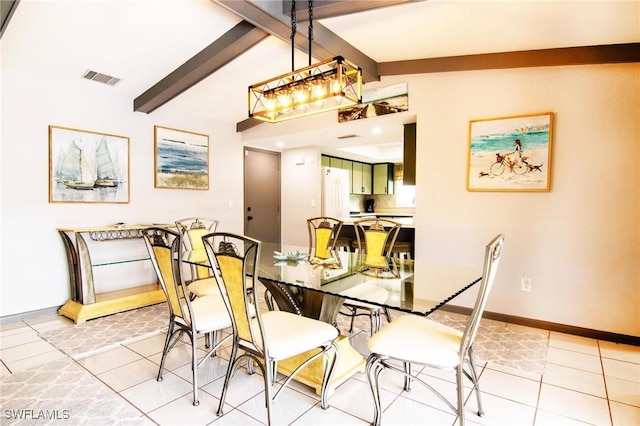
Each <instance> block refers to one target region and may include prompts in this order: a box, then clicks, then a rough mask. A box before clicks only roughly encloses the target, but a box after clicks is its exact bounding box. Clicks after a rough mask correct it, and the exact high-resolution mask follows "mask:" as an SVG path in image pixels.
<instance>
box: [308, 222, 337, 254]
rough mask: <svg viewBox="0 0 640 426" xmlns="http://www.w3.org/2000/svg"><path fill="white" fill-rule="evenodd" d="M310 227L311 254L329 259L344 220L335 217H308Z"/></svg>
mask: <svg viewBox="0 0 640 426" xmlns="http://www.w3.org/2000/svg"><path fill="white" fill-rule="evenodd" d="M307 227H308V229H309V256H311V257H317V258H319V259H329V258H330V257H331V251H332V250H333V249H334V248H335V245H336V240H337V239H338V237H339V236H340V230H341V229H342V221H341V220H339V219H335V218H333V217H326V216H321V217H313V218H310V219H307Z"/></svg>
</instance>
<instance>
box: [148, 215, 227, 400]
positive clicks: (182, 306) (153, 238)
mask: <svg viewBox="0 0 640 426" xmlns="http://www.w3.org/2000/svg"><path fill="white" fill-rule="evenodd" d="M142 236H143V239H144V242H145V245H146V247H147V250H148V251H149V256H150V258H151V263H152V264H153V268H154V270H155V272H156V275H157V277H158V281H159V282H160V285H161V286H162V290H163V291H164V294H165V297H166V299H167V305H168V307H169V327H168V329H167V336H166V339H165V343H164V349H163V351H162V359H161V361H160V368H159V369H158V376H157V378H156V380H157V381H159V382H161V381H162V372H163V370H164V363H165V361H166V359H167V355H168V354H169V352H170V351H171V349H173V347H174V346H175V345H176V343H178V341H180V339H181V338H182V337H183V336H184V335H185V334H186V335H187V336H188V337H189V340H190V342H191V370H192V372H193V405H199V403H200V402H199V400H198V374H197V369H198V367H199V366H200V365H202V363H204V361H205V360H206V359H207V358H209V357H210V356H215V353H216V350H217V349H218V348H219V347H220V346H221V345H222V344H223V343H225V342H226V341H227V340H229V339H230V338H231V334H229V335H228V336H226V337H224V338H223V339H221V340H220V341H219V342H218V343H215V342H216V341H217V337H218V331H220V330H221V329H223V328H227V327H230V326H231V319H230V318H228V317H226V315H227V312H226V310H225V309H224V304H223V302H222V298H221V296H203V297H202V298H200V299H201V300H198V301H197V302H195V301H193V300H192V299H191V298H189V297H184V295H186V294H189V293H188V290H187V285H186V283H185V281H184V279H183V274H182V270H181V269H182V268H181V265H182V247H183V242H182V235H181V234H179V233H177V232H175V231H172V230H169V229H165V228H157V227H151V228H147V229H145V230H143V232H142ZM194 304H199V305H205V304H206V308H209V306H210V307H211V308H212V309H214V308H215V307H216V306H217V307H218V308H219V311H217V312H218V313H219V315H225V317H224V318H225V320H228V322H226V324H225V325H224V327H221V328H216V329H200V328H199V327H198V314H197V312H200V311H196V310H195V309H194ZM220 318H221V317H217V320H216V322H220ZM198 334H204V335H205V336H207V337H209V336H211V337H210V341H211V342H212V343H213V348H211V349H210V351H209V352H208V353H207V354H206V355H205V356H204V357H203V358H202V359H200V361H198V359H197V356H198V354H197V350H198V345H197V335H198Z"/></svg>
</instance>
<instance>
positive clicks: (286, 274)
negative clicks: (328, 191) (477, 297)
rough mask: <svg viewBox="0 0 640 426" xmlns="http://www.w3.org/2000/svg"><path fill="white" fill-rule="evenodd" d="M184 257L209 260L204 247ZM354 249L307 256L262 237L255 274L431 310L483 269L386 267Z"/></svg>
mask: <svg viewBox="0 0 640 426" xmlns="http://www.w3.org/2000/svg"><path fill="white" fill-rule="evenodd" d="M183 261H184V262H186V263H189V264H194V265H200V266H210V265H209V261H208V259H207V255H206V252H205V251H204V250H193V251H186V252H184V253H183ZM364 261H365V256H363V255H360V254H359V253H358V252H348V251H332V257H331V258H329V259H318V258H310V257H309V256H308V255H307V249H306V248H301V247H293V246H284V245H276V244H271V243H262V244H261V252H260V260H259V262H260V265H259V268H258V275H259V276H258V278H259V279H260V281H262V282H265V281H267V282H271V283H279V284H282V285H286V286H291V287H295V288H298V289H300V290H302V291H306V290H310V291H314V292H318V293H324V294H328V295H333V296H337V297H341V298H345V299H349V300H357V301H359V302H364V303H370V304H373V305H378V306H383V307H387V308H390V309H397V310H401V311H405V312H410V313H415V314H421V315H429V314H430V313H432V312H433V311H435V310H436V309H438V308H440V307H441V306H442V305H444V304H446V303H448V302H450V301H451V300H452V299H453V298H455V297H456V296H458V295H459V294H461V293H462V292H464V291H466V290H468V289H469V288H471V287H473V286H474V285H475V284H476V283H478V282H479V281H480V279H481V273H482V270H481V269H480V268H478V267H469V266H463V265H445V264H435V263H428V262H421V261H414V260H407V259H394V258H391V259H389V268H388V270H380V269H374V268H369V267H367V266H366V265H365V263H364Z"/></svg>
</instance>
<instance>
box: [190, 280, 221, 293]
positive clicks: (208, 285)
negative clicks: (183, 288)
mask: <svg viewBox="0 0 640 426" xmlns="http://www.w3.org/2000/svg"><path fill="white" fill-rule="evenodd" d="M187 289H188V290H189V291H190V292H191V293H193V294H195V295H196V296H197V297H201V296H212V295H218V294H220V288H219V287H218V283H217V282H216V279H215V278H214V277H211V278H202V279H199V280H193V281H192V282H191V283H190V284H189V285H188V286H187Z"/></svg>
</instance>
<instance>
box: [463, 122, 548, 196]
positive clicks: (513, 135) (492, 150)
mask: <svg viewBox="0 0 640 426" xmlns="http://www.w3.org/2000/svg"><path fill="white" fill-rule="evenodd" d="M552 140H553V113H552V112H545V113H539V114H531V115H515V116H510V117H499V118H486V119H481V120H472V121H470V122H469V162H468V165H467V190H468V191H514V192H515V191H522V192H524V191H537V192H548V191H549V190H550V181H551V145H552Z"/></svg>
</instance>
